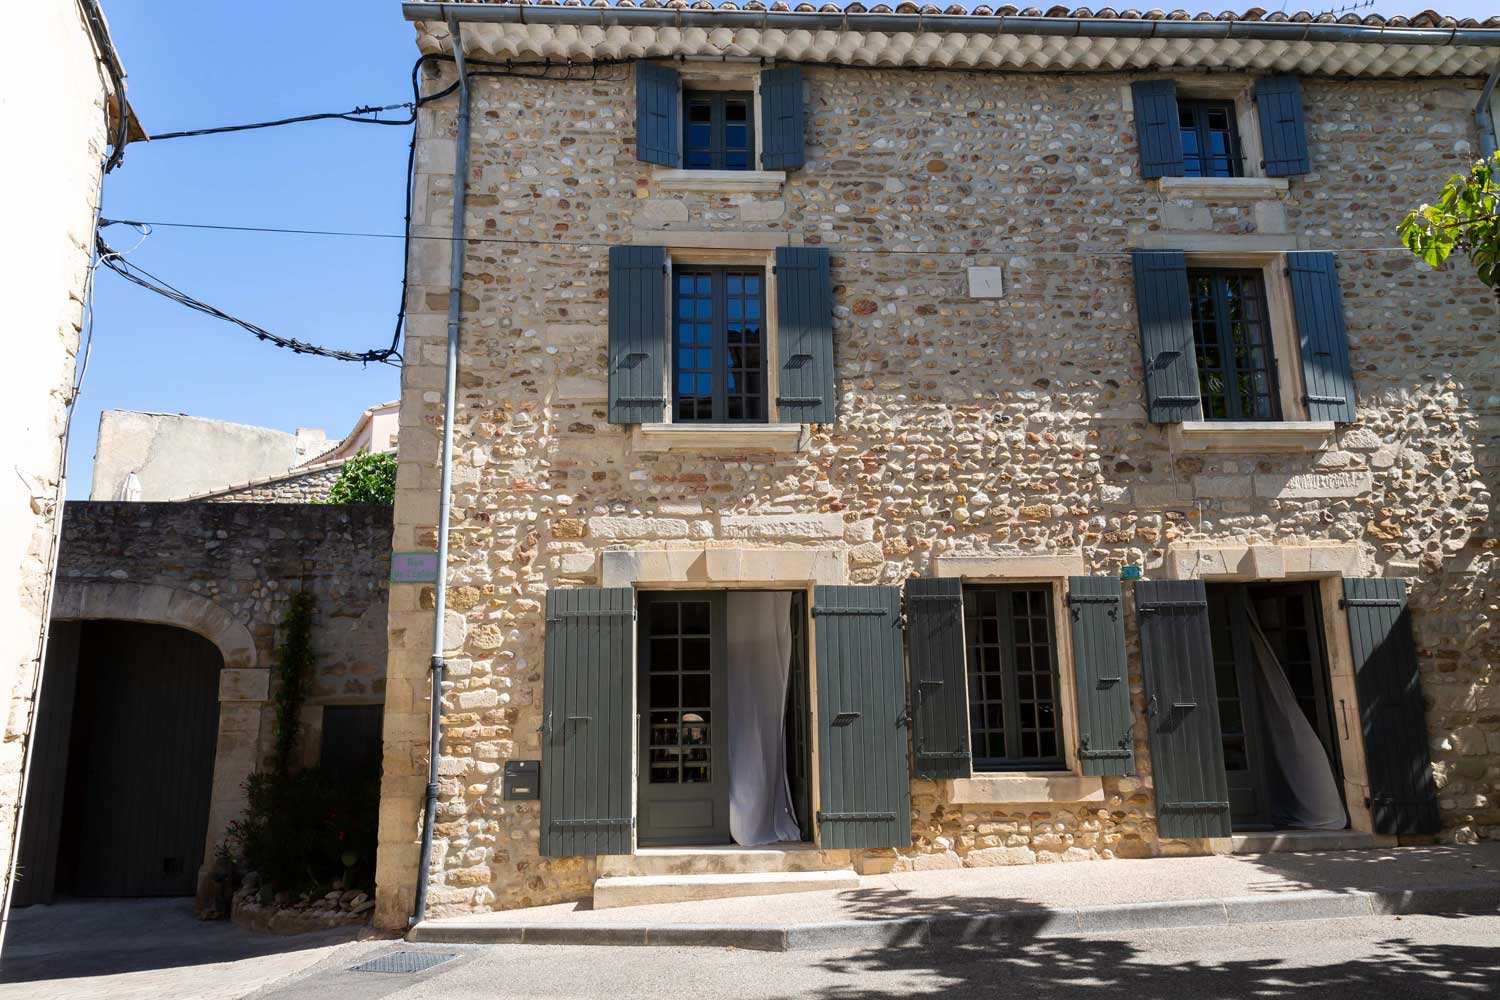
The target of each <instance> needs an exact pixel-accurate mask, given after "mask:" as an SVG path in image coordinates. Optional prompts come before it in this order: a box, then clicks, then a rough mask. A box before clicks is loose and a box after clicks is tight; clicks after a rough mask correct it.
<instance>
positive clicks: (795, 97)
mask: <svg viewBox="0 0 1500 1000" xmlns="http://www.w3.org/2000/svg"><path fill="white" fill-rule="evenodd" d="M803 118H804V112H803V106H802V67H801V66H783V67H781V68H779V69H768V70H762V71H761V74H760V165H761V166H762V167H764V168H765V169H766V170H795V169H796V168H798V167H800V166H802V165H803V164H804V163H806V162H807V143H806V141H805V139H804V138H803V134H802V133H803Z"/></svg>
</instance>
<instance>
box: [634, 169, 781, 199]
mask: <svg viewBox="0 0 1500 1000" xmlns="http://www.w3.org/2000/svg"><path fill="white" fill-rule="evenodd" d="M651 179H652V182H653V183H654V184H655V185H656V187H658V188H660V189H661V190H663V191H718V192H723V193H726V194H767V193H769V194H776V193H777V192H779V191H780V190H781V186H782V185H783V184H785V183H786V171H785V170H673V169H666V170H657V171H656V172H655V173H654V174H652V177H651Z"/></svg>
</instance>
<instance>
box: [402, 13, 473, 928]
mask: <svg viewBox="0 0 1500 1000" xmlns="http://www.w3.org/2000/svg"><path fill="white" fill-rule="evenodd" d="M448 34H449V38H451V39H452V42H453V60H454V64H455V65H456V66H457V67H458V137H457V139H456V140H455V145H454V151H453V249H452V264H451V268H450V271H449V275H448V360H447V365H446V367H445V371H444V378H443V467H442V480H441V483H440V485H439V486H438V571H437V587H436V590H435V594H434V598H433V610H432V669H431V674H432V693H431V697H432V709H431V724H432V728H431V731H430V733H429V734H428V741H427V755H428V760H427V804H426V807H425V808H424V809H423V811H422V856H421V860H420V861H419V862H418V864H417V880H418V881H417V898H416V903H415V906H414V907H413V913H412V916H411V919H410V920H409V921H408V925H409V926H412V927H415V926H416V925H417V924H419V923H421V922H422V920H423V918H425V917H426V916H427V883H428V880H429V878H430V877H431V868H432V828H433V825H434V823H436V821H437V797H438V753H439V750H440V749H441V747H442V719H443V667H444V666H445V662H444V660H443V615H444V613H445V612H446V611H447V610H448V508H449V506H450V505H451V503H452V499H453V419H454V410H455V409H456V407H457V397H458V348H459V333H458V320H459V307H460V301H461V299H460V297H461V293H462V290H463V281H464V196H465V194H466V189H467V187H468V173H469V76H468V72H467V69H466V68H465V66H464V44H463V31H462V29H461V28H460V27H459V25H458V17H457V15H456V14H453V13H450V14H449V15H448Z"/></svg>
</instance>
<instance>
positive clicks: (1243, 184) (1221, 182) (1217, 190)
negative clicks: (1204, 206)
mask: <svg viewBox="0 0 1500 1000" xmlns="http://www.w3.org/2000/svg"><path fill="white" fill-rule="evenodd" d="M1156 184H1157V189H1158V190H1159V191H1161V193H1162V194H1164V195H1166V196H1167V197H1169V198H1218V199H1224V198H1234V199H1241V198H1242V199H1244V200H1246V201H1258V200H1261V199H1265V198H1280V197H1283V196H1284V195H1285V194H1286V192H1287V180H1286V178H1285V177H1158V178H1157V179H1156Z"/></svg>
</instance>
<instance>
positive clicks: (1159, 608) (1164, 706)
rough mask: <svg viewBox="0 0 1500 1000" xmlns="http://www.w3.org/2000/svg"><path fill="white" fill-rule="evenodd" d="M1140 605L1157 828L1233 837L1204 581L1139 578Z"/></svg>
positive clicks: (1167, 832)
mask: <svg viewBox="0 0 1500 1000" xmlns="http://www.w3.org/2000/svg"><path fill="white" fill-rule="evenodd" d="M1135 610H1136V616H1137V618H1138V622H1139V629H1140V634H1141V666H1142V668H1143V671H1144V673H1145V678H1146V716H1147V729H1148V732H1149V735H1150V743H1151V774H1152V779H1153V784H1154V785H1155V791H1156V827H1157V832H1158V833H1159V834H1160V835H1161V836H1163V837H1227V836H1229V781H1228V778H1227V777H1226V776H1225V774H1224V737H1223V732H1222V731H1221V729H1220V727H1219V703H1218V691H1217V689H1216V687H1215V685H1214V665H1213V648H1212V645H1211V640H1210V637H1209V631H1208V595H1207V591H1206V590H1205V589H1204V586H1203V581H1202V580H1151V581H1147V580H1141V581H1139V582H1137V583H1136V585H1135Z"/></svg>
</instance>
